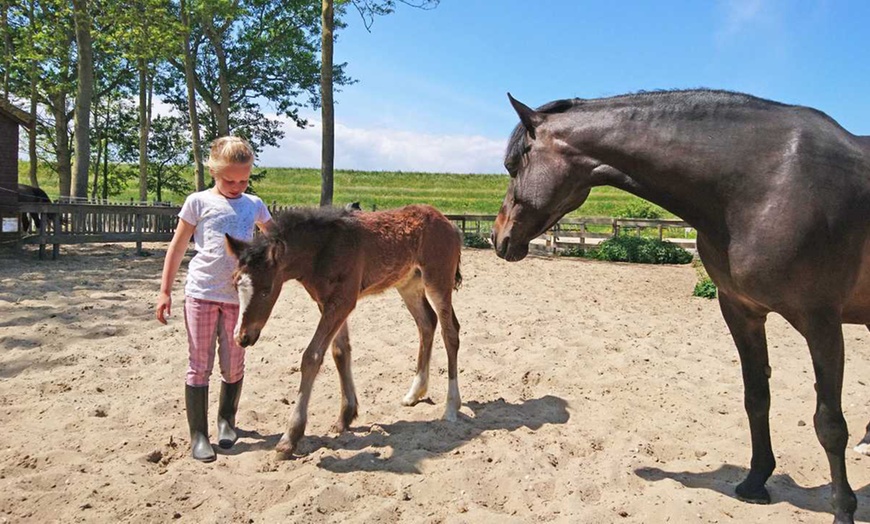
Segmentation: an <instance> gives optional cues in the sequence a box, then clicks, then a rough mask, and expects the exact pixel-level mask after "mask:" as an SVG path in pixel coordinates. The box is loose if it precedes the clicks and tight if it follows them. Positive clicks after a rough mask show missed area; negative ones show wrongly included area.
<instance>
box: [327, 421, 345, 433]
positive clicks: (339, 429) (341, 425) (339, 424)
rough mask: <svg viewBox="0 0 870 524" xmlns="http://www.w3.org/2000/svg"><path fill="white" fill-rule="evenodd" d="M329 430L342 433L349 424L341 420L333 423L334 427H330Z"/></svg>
mask: <svg viewBox="0 0 870 524" xmlns="http://www.w3.org/2000/svg"><path fill="white" fill-rule="evenodd" d="M329 431H330V432H332V433H336V434H338V435H341V434H342V433H344V432H345V431H347V426H346V425H345V423H344V421H342V420H340V421H338V422H336V423H335V424H333V425H332V427H331V428H329Z"/></svg>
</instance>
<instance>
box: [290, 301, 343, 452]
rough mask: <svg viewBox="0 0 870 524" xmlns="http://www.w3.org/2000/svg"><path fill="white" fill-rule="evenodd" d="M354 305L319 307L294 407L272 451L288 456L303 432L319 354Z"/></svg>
mask: <svg viewBox="0 0 870 524" xmlns="http://www.w3.org/2000/svg"><path fill="white" fill-rule="evenodd" d="M351 296H355V295H351ZM354 305H355V300H353V299H349V300H338V301H336V302H333V303H327V304H326V305H324V306H323V308H322V312H323V313H322V315H321V317H320V322H318V324H317V330H316V331H315V332H314V336H313V337H312V338H311V342H309V343H308V347H307V348H306V349H305V352H304V353H302V380H301V383H300V385H299V395H298V396H297V398H296V406H295V407H294V409H293V414H292V415H291V416H290V427H289V428H287V432H286V433H284V435H282V436H281V440H280V441H278V444H277V445H276V446H275V451H277V452H278V453H280V454H281V455H282V456H284V457H289V456H290V455H291V454H292V453H293V451H294V450H295V449H296V445H297V444H298V443H299V439H301V438H302V435H303V434H305V424H306V422H307V421H308V401H309V400H310V399H311V388H312V386H313V385H314V378H315V377H316V376H317V372H318V371H319V370H320V365H321V364H322V363H323V354H324V353H325V352H326V347H327V346H328V345H329V343H330V342H331V341H332V339H333V337H335V335H336V333H338V330H339V329H340V328H341V326H342V324H344V322H345V320H347V317H348V315H350V312H351V311H353V307H354Z"/></svg>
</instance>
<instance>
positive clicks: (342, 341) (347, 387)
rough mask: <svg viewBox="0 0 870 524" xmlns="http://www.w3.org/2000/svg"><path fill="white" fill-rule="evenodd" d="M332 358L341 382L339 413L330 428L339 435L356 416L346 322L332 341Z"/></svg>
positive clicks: (354, 389) (354, 390) (354, 391)
mask: <svg viewBox="0 0 870 524" xmlns="http://www.w3.org/2000/svg"><path fill="white" fill-rule="evenodd" d="M332 358H333V360H335V367H336V368H337V369H338V377H339V379H340V380H341V412H340V413H339V415H338V420H337V421H335V424H334V425H333V426H332V431H334V432H336V433H341V432H343V431H346V430H347V428H349V427H350V423H351V422H353V419H355V418H356V415H357V400H356V388H354V385H353V374H352V373H351V369H350V368H351V364H350V362H351V358H350V334H349V333H348V329H347V321H345V322H344V324H342V325H341V328H339V330H338V334H336V335H335V339H333V341H332Z"/></svg>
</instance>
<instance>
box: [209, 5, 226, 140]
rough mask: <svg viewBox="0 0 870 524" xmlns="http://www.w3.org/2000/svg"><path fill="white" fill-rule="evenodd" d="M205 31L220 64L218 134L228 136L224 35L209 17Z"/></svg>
mask: <svg viewBox="0 0 870 524" xmlns="http://www.w3.org/2000/svg"><path fill="white" fill-rule="evenodd" d="M203 30H204V32H205V35H206V36H207V37H208V40H209V42H210V43H211V46H212V48H213V49H214V54H215V57H216V58H217V62H218V92H219V93H220V99H219V100H218V101H217V107H216V108H214V109H216V110H215V111H214V116H215V119H216V120H217V132H218V136H227V135H229V134H230V84H229V80H228V79H227V53H226V50H225V49H224V44H223V41H222V38H223V35H221V34H218V32H217V30H216V29H215V27H214V25H213V24H212V21H211V18H209V17H208V16H206V17H205V18H204V19H203Z"/></svg>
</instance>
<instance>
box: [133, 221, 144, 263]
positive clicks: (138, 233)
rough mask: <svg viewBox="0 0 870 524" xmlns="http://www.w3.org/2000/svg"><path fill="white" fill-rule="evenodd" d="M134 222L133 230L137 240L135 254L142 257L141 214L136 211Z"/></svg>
mask: <svg viewBox="0 0 870 524" xmlns="http://www.w3.org/2000/svg"><path fill="white" fill-rule="evenodd" d="M134 220H135V226H134V227H135V230H136V238H138V239H139V240H137V241H136V254H137V255H140V256H141V255H142V213H139V212H138V211H137V212H136V214H135V215H134Z"/></svg>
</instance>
